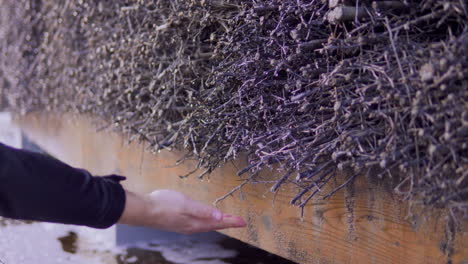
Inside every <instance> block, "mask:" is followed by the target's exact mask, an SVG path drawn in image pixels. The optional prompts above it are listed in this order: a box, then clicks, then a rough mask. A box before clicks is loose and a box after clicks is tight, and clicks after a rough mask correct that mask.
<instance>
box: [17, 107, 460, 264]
mask: <svg viewBox="0 0 468 264" xmlns="http://www.w3.org/2000/svg"><path fill="white" fill-rule="evenodd" d="M17 122H18V124H20V126H21V127H22V128H23V129H24V130H25V131H26V133H27V134H28V135H29V136H31V137H32V138H33V139H34V140H35V141H36V142H38V143H39V144H40V145H41V146H42V147H44V148H45V149H46V150H48V151H49V152H50V153H51V154H53V155H56V156H57V157H59V158H61V159H62V160H64V161H66V162H68V163H70V164H73V165H74V166H79V167H84V168H87V169H88V170H90V171H91V172H93V173H95V174H108V173H119V174H123V175H126V176H128V180H127V181H126V182H125V186H126V187H127V188H129V189H131V190H133V191H137V192H149V191H151V190H153V189H156V188H171V189H176V190H179V191H182V192H184V193H186V194H188V195H190V196H192V197H194V198H195V199H197V200H200V201H203V202H207V203H212V202H213V201H215V200H216V199H217V198H219V197H221V196H223V195H225V194H226V193H228V192H229V191H230V190H232V189H233V188H234V187H236V186H238V185H239V184H240V183H241V182H242V180H241V179H240V178H239V177H238V176H236V172H237V171H238V170H239V168H242V167H243V165H245V160H242V159H239V160H237V161H236V162H232V163H229V164H227V165H225V166H223V167H222V168H219V169H217V170H216V171H214V172H213V173H211V174H210V175H209V176H208V177H205V178H204V179H203V180H199V179H198V178H197V177H196V175H193V176H190V177H188V178H185V179H181V178H180V177H178V176H180V175H185V174H186V173H187V172H188V171H191V170H192V169H193V168H194V167H195V164H196V163H195V162H194V161H191V162H184V164H182V165H180V166H174V163H175V161H176V160H178V159H179V158H180V157H181V154H180V153H177V152H168V151H161V152H160V153H158V154H157V155H152V154H150V153H149V152H148V151H145V149H146V147H145V145H144V144H141V143H137V142H133V143H131V144H127V143H126V137H124V136H122V135H120V134H119V133H115V132H110V131H109V130H108V129H107V130H104V131H100V132H97V131H96V127H97V125H96V124H93V122H91V119H89V118H83V117H81V118H76V117H72V116H70V115H66V116H57V115H51V114H47V115H45V114H43V115H38V114H30V115H28V116H26V117H22V118H21V119H19V120H18V121H17ZM278 175H279V176H280V174H278V173H276V172H274V171H263V172H262V174H261V176H262V177H264V178H265V179H267V178H269V179H271V177H278ZM341 177H345V175H343V176H341ZM271 185H272V184H271V183H270V184H268V183H258V184H253V185H245V186H244V187H243V188H242V190H241V192H236V193H235V194H234V195H232V196H229V197H228V198H226V199H225V200H223V201H222V202H220V203H219V204H218V206H219V208H220V209H222V210H224V211H226V212H230V213H232V214H237V215H241V216H243V217H244V218H245V219H246V220H247V221H248V226H247V228H245V229H233V230H227V231H224V232H223V233H225V234H227V235H229V236H232V237H235V238H238V239H240V240H242V241H245V242H247V243H250V244H253V245H255V246H258V247H260V248H263V249H265V250H268V251H270V252H272V253H275V254H278V255H281V256H283V257H286V258H288V259H291V260H294V261H297V262H300V263H445V262H448V261H449V260H452V261H453V263H466V262H468V250H467V248H468V241H467V237H468V236H467V228H466V227H467V223H466V222H464V223H462V226H461V227H460V229H461V230H460V231H459V232H458V233H457V234H456V235H455V237H453V238H450V237H449V236H448V235H447V234H446V231H445V229H444V226H445V221H444V216H443V215H441V216H438V215H434V216H433V217H431V218H429V219H425V218H423V217H420V216H419V215H416V216H414V219H412V220H413V221H412V223H413V224H411V223H410V221H408V220H407V219H406V216H407V209H408V207H407V204H406V203H404V202H401V201H399V200H398V199H397V198H396V197H393V196H392V195H391V192H389V191H388V187H386V186H382V185H377V184H370V183H368V182H367V180H366V179H364V177H360V178H358V180H357V181H356V182H355V184H354V186H352V187H351V188H347V189H346V190H342V191H340V192H338V193H337V194H336V195H335V196H333V197H331V198H330V199H328V200H322V199H320V198H319V197H317V198H315V199H313V200H311V201H310V202H309V204H308V205H307V206H306V208H305V212H304V213H305V214H304V217H303V218H301V217H300V211H299V210H298V208H297V207H292V206H291V205H289V201H290V199H291V197H293V196H294V195H295V194H296V193H297V189H296V188H297V187H293V186H289V187H287V188H282V189H281V190H280V191H279V192H278V193H276V195H274V194H272V193H271V192H270V191H269V190H270V188H271ZM346 201H348V202H346ZM447 245H448V246H449V248H451V249H452V250H453V252H452V253H451V254H450V257H448V256H447V254H446V253H447V252H448V251H447V250H445V251H444V248H445V249H447Z"/></svg>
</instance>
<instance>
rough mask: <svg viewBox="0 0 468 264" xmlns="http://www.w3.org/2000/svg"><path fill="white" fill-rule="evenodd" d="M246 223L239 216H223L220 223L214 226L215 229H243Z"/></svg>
mask: <svg viewBox="0 0 468 264" xmlns="http://www.w3.org/2000/svg"><path fill="white" fill-rule="evenodd" d="M246 225H247V223H246V222H245V220H244V219H242V218H241V217H239V216H231V215H223V219H222V221H220V222H218V223H217V224H216V228H215V229H225V228H234V227H245V226H246Z"/></svg>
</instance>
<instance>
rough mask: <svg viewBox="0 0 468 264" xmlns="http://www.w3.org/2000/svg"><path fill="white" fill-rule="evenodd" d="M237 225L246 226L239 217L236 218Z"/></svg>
mask: <svg viewBox="0 0 468 264" xmlns="http://www.w3.org/2000/svg"><path fill="white" fill-rule="evenodd" d="M237 224H238V225H239V226H240V227H243V226H246V225H247V223H246V222H245V220H244V219H242V218H240V217H238V218H237Z"/></svg>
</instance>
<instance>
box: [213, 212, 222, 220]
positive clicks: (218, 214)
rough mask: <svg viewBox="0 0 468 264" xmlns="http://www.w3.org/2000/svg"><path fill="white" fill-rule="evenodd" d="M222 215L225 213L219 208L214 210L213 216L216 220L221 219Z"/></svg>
mask: <svg viewBox="0 0 468 264" xmlns="http://www.w3.org/2000/svg"><path fill="white" fill-rule="evenodd" d="M222 217H223V214H222V213H221V211H219V210H214V211H213V218H214V219H215V220H216V221H220V220H221V218H222Z"/></svg>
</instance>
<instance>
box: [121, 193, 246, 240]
mask: <svg viewBox="0 0 468 264" xmlns="http://www.w3.org/2000/svg"><path fill="white" fill-rule="evenodd" d="M126 193H127V204H126V206H125V210H124V214H123V215H122V217H121V219H120V220H119V222H120V223H124V224H129V225H138V226H146V227H152V228H157V229H163V230H167V231H173V232H177V233H182V234H193V233H198V232H207V231H212V230H219V229H225V228H233V227H244V226H245V225H246V223H245V221H244V220H243V219H242V218H240V217H237V216H231V215H228V214H223V213H222V212H221V211H219V210H218V209H216V208H213V207H211V206H208V205H204V204H202V203H200V202H197V201H194V200H192V199H191V198H189V197H188V196H186V195H184V194H182V193H179V192H176V191H173V190H157V191H154V192H152V193H151V194H149V195H146V196H145V195H143V196H142V195H138V194H135V193H131V192H128V191H126Z"/></svg>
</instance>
